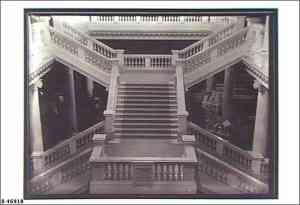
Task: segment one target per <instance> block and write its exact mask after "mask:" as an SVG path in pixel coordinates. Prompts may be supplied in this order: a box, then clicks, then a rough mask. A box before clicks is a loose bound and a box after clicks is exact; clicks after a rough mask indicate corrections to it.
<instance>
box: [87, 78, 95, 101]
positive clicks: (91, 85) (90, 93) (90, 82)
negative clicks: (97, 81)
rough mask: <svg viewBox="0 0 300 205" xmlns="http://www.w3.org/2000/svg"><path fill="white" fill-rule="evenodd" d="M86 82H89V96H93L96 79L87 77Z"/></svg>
mask: <svg viewBox="0 0 300 205" xmlns="http://www.w3.org/2000/svg"><path fill="white" fill-rule="evenodd" d="M86 83H87V86H86V87H87V93H88V96H89V97H92V96H93V94H94V81H93V80H92V79H90V78H88V77H87V78H86Z"/></svg>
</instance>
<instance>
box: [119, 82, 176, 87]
mask: <svg viewBox="0 0 300 205" xmlns="http://www.w3.org/2000/svg"><path fill="white" fill-rule="evenodd" d="M120 86H127V87H130V86H133V87H136V86H139V87H173V86H174V82H168V83H126V82H120Z"/></svg>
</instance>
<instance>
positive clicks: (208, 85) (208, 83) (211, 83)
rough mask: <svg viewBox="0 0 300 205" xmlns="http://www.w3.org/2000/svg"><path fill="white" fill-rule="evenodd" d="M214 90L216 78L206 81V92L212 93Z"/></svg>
mask: <svg viewBox="0 0 300 205" xmlns="http://www.w3.org/2000/svg"><path fill="white" fill-rule="evenodd" d="M213 89H214V76H212V77H210V78H208V79H207V80H206V92H211V91H212V90H213Z"/></svg>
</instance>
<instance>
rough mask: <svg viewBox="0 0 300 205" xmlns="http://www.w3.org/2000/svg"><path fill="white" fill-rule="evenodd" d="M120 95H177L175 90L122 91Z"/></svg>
mask: <svg viewBox="0 0 300 205" xmlns="http://www.w3.org/2000/svg"><path fill="white" fill-rule="evenodd" d="M119 95H162V96H164V95H176V92H175V91H173V90H120V89H119Z"/></svg>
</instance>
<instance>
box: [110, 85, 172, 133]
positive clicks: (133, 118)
mask: <svg viewBox="0 0 300 205" xmlns="http://www.w3.org/2000/svg"><path fill="white" fill-rule="evenodd" d="M176 114H177V103H176V89H175V84H174V82H173V81H170V82H166V83H163V82H160V83H133V82H120V86H119V89H118V100H117V108H116V117H115V120H114V129H115V130H114V131H115V134H114V136H115V137H121V138H177V130H178V122H177V121H178V120H177V115H176Z"/></svg>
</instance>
